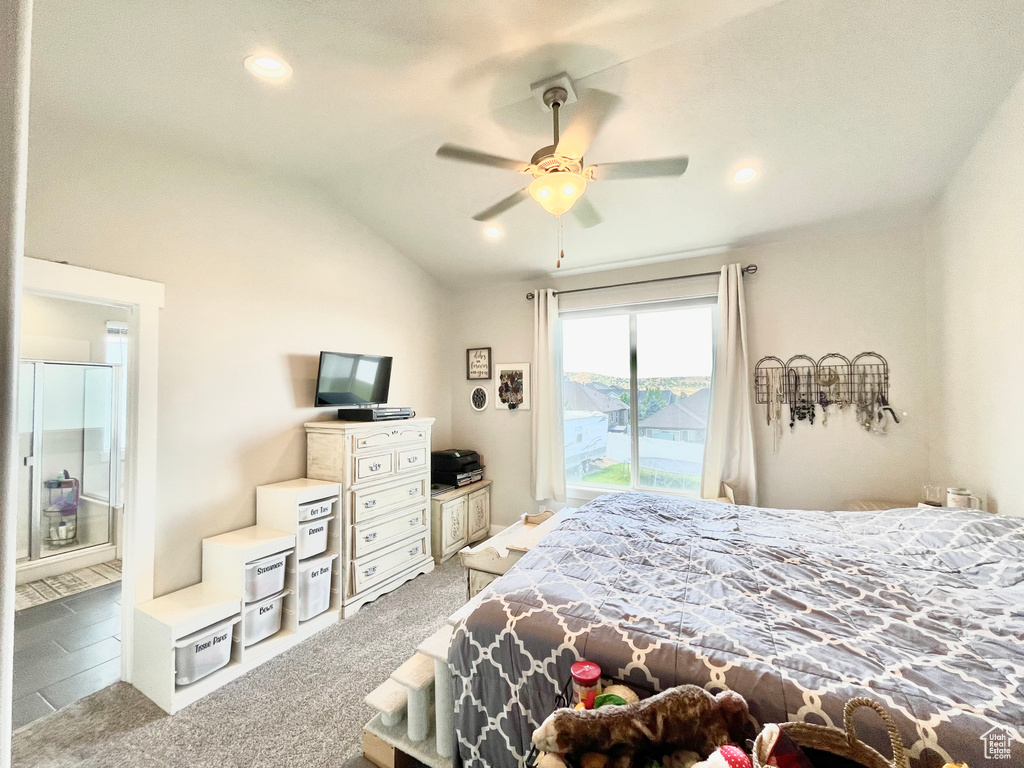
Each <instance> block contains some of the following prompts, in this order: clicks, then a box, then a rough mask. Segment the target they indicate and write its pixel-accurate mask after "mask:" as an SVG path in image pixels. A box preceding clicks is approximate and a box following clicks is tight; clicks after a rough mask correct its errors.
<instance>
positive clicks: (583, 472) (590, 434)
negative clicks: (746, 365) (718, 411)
mask: <svg viewBox="0 0 1024 768" xmlns="http://www.w3.org/2000/svg"><path fill="white" fill-rule="evenodd" d="M637 384H638V399H637V411H638V416H639V421H638V423H637V427H638V432H639V447H640V483H639V484H640V486H642V487H644V488H666V489H674V490H683V491H693V492H695V493H696V492H697V491H699V490H700V472H701V464H702V462H703V460H704V435H705V432H706V430H707V423H708V406H709V405H710V402H711V398H710V394H711V389H710V388H711V377H710V376H691V377H686V378H682V379H678V380H671V379H670V380H664V379H649V380H643V379H641V380H638V381H637ZM562 400H563V406H564V409H565V427H564V430H565V465H566V467H565V469H566V476H567V479H568V480H569V481H570V482H584V483H593V484H596V485H621V486H629V485H630V484H631V481H630V465H631V462H632V447H631V440H630V433H631V429H630V424H629V417H630V407H629V381H628V380H625V381H623V380H616V379H610V377H604V376H595V375H594V374H587V373H572V374H568V375H566V377H565V379H564V380H563V383H562Z"/></svg>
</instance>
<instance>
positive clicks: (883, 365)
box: [754, 352, 900, 450]
mask: <svg viewBox="0 0 1024 768" xmlns="http://www.w3.org/2000/svg"><path fill="white" fill-rule="evenodd" d="M754 402H756V403H757V404H758V405H763V406H765V417H766V420H767V423H768V425H769V426H774V427H775V447H776V450H778V439H779V436H780V435H781V432H782V420H783V419H784V418H785V415H784V414H783V410H784V406H789V413H788V416H789V426H790V427H791V428H793V427H795V426H796V423H797V422H798V421H807V422H808V423H809V424H813V423H814V419H815V414H816V410H815V409H816V407H820V408H821V412H822V424H828V415H829V412H830V410H833V411H834V410H835V408H838V409H840V410H842V409H845V408H847V407H849V406H851V405H852V406H854V407H855V409H856V412H857V420H858V422H859V423H860V425H861V426H862V427H863V428H864V429H866V430H868V431H869V432H873V433H875V434H884V433H885V431H886V429H887V427H888V424H889V420H890V419H891V420H892V421H894V422H896V423H897V424H899V423H900V420H899V417H898V416H897V415H896V412H895V411H894V410H893V409H892V407H891V406H890V405H889V363H888V362H887V361H886V359H885V358H884V357H882V356H881V355H880V354H878V353H877V352H862V353H861V354H859V355H857V356H856V357H854V358H853V359H852V360H850V359H849V358H848V357H846V356H845V355H841V354H839V353H838V352H829V353H828V354H827V355H825V356H823V357H822V358H820V359H819V360H814V358H812V357H809V356H808V355H793V357H791V358H789V360H787V361H786V362H782V360H781V359H780V358H778V357H774V356H771V355H769V356H767V357H762V358H761V359H760V360H758V361H757V365H755V366H754Z"/></svg>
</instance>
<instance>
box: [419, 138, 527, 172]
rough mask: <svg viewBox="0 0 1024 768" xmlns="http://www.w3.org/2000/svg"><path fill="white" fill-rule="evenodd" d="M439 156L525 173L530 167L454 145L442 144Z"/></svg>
mask: <svg viewBox="0 0 1024 768" xmlns="http://www.w3.org/2000/svg"><path fill="white" fill-rule="evenodd" d="M437 156H438V157H443V158H445V159H446V160H458V161H459V162H461V163H473V164H474V165H489V166H492V167H493V168H505V169H507V170H510V171H519V172H523V171H525V170H526V169H527V168H529V167H530V164H529V163H526V162H523V161H522V160H512V159H510V158H508V157H501V156H499V155H489V154H487V153H486V152H477V151H476V150H475V149H468V148H467V147H458V146H456V145H454V144H442V145H441V146H440V147H438V150H437Z"/></svg>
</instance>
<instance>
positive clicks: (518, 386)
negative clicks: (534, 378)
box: [494, 363, 530, 411]
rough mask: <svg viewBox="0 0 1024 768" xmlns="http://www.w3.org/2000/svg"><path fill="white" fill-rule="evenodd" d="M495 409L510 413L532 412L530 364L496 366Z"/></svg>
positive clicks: (501, 364)
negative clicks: (519, 411) (516, 411)
mask: <svg viewBox="0 0 1024 768" xmlns="http://www.w3.org/2000/svg"><path fill="white" fill-rule="evenodd" d="M494 407H495V408H500V409H501V410H508V411H515V410H521V411H528V410H530V364H529V363H499V364H497V365H495V366H494Z"/></svg>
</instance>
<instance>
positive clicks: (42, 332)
mask: <svg viewBox="0 0 1024 768" xmlns="http://www.w3.org/2000/svg"><path fill="white" fill-rule="evenodd" d="M108 320H118V321H121V322H127V320H128V310H126V309H123V308H121V307H106V306H103V305H102V304H89V303H87V302H83V301H67V300H65V299H57V298H53V297H50V296H37V295H34V294H30V293H28V294H25V296H24V297H22V300H21V356H22V358H34V359H38V360H65V361H67V360H70V361H72V362H77V363H90V362H91V363H104V362H106V352H107V349H106V337H107V321H108Z"/></svg>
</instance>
